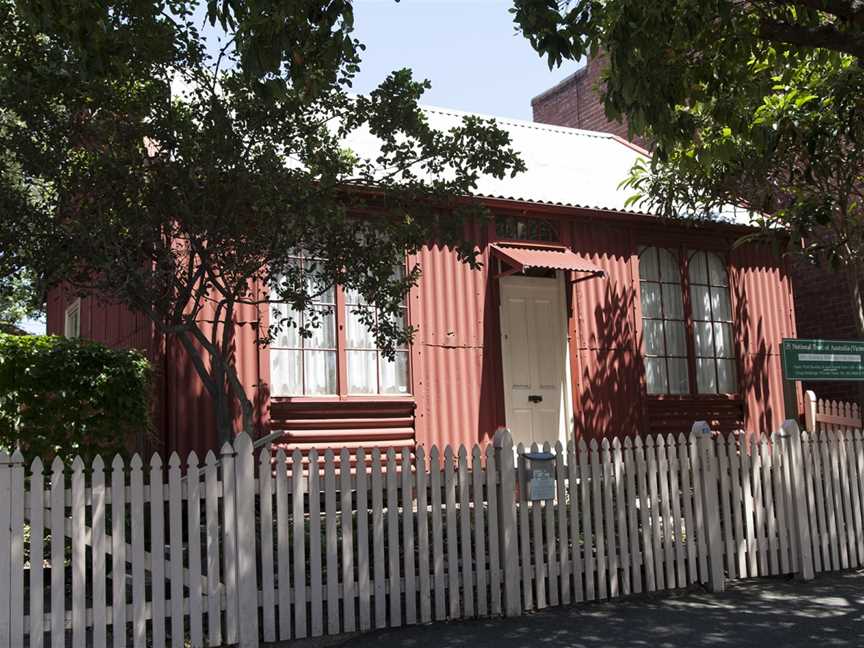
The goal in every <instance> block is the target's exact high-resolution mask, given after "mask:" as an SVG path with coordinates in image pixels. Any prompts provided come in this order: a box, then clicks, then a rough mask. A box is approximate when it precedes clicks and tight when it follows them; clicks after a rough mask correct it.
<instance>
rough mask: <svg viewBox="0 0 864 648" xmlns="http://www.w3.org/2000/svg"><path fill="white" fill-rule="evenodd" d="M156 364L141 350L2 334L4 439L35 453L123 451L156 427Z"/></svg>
mask: <svg viewBox="0 0 864 648" xmlns="http://www.w3.org/2000/svg"><path fill="white" fill-rule="evenodd" d="M150 400H151V371H150V365H149V363H148V362H147V359H146V358H145V357H144V356H143V355H142V354H141V353H139V352H137V351H126V350H116V349H109V348H108V347H106V346H104V345H101V344H97V343H95V342H88V341H83V340H69V339H66V338H60V337H53V336H35V335H21V336H16V335H4V334H0V446H2V447H3V448H4V449H6V450H7V451H8V450H9V449H10V448H14V447H16V446H19V447H20V448H21V451H22V452H23V453H24V455H25V457H27V459H28V460H30V459H32V458H34V457H36V456H39V457H42V459H43V461H45V462H48V461H51V460H52V459H53V458H54V457H55V456H60V457H61V458H63V459H70V458H72V457H74V456H75V455H77V454H80V455H81V456H82V458H84V460H85V461H89V460H90V459H91V458H92V457H93V456H94V455H95V454H99V453H102V454H104V455H110V454H113V453H114V452H121V453H122V452H124V450H125V449H126V447H127V440H129V439H134V438H135V437H136V436H138V435H139V434H141V433H145V434H147V433H149V432H150V430H151V422H150Z"/></svg>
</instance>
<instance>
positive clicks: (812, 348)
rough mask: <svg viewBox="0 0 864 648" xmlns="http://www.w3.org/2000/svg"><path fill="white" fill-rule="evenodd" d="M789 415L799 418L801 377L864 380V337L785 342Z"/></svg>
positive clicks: (787, 415)
mask: <svg viewBox="0 0 864 648" xmlns="http://www.w3.org/2000/svg"><path fill="white" fill-rule="evenodd" d="M780 359H781V363H782V366H783V395H784V401H785V405H786V418H787V419H789V418H793V419H797V418H798V405H797V390H796V389H795V381H798V380H843V381H849V382H852V381H864V340H796V339H791V338H787V339H784V340H783V342H782V344H781V358H780Z"/></svg>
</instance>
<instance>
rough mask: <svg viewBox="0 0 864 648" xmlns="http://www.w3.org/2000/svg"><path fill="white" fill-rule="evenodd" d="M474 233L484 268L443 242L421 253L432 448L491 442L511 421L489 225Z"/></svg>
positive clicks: (420, 352) (420, 348)
mask: <svg viewBox="0 0 864 648" xmlns="http://www.w3.org/2000/svg"><path fill="white" fill-rule="evenodd" d="M472 238H473V240H474V241H477V242H478V243H479V244H480V247H481V250H482V260H483V267H482V268H481V269H479V270H472V269H471V268H470V267H469V266H468V265H466V264H464V263H461V262H460V261H459V260H458V259H457V258H456V254H455V253H454V252H453V251H452V250H450V249H448V248H445V247H441V246H438V245H430V246H428V247H425V248H423V249H422V250H421V251H420V252H419V254H417V263H419V264H420V268H421V270H422V272H423V275H422V277H421V278H420V282H419V285H418V287H417V288H416V289H415V290H414V291H413V293H412V295H411V318H412V324H414V325H415V326H417V329H418V330H417V337H416V339H415V344H414V352H413V354H412V355H413V364H414V369H415V373H414V376H415V379H414V390H415V393H416V396H417V403H418V411H417V441H418V443H423V444H425V445H431V444H437V445H439V446H441V445H445V444H453V445H458V444H461V443H464V444H466V445H471V444H474V443H481V444H485V443H486V442H487V441H488V440H490V439H491V437H492V435H493V434H494V432H495V429H496V428H497V427H498V426H499V425H503V424H504V404H503V391H502V390H503V388H502V385H501V350H500V331H499V327H498V300H497V294H496V290H497V281H496V280H495V279H494V278H492V277H491V268H490V263H489V250H488V241H487V236H486V226H485V224H484V225H478V226H476V228H475V229H474V230H473V231H472Z"/></svg>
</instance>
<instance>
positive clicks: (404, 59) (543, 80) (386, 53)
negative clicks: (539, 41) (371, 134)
mask: <svg viewBox="0 0 864 648" xmlns="http://www.w3.org/2000/svg"><path fill="white" fill-rule="evenodd" d="M511 6H512V3H511V2H510V1H509V0H402V1H401V2H398V3H397V2H395V1H394V0H356V2H355V5H354V19H355V29H356V35H357V38H359V39H360V40H361V41H362V42H363V43H365V44H366V48H367V49H366V52H365V56H364V60H363V63H362V64H361V72H360V74H359V77H358V79H357V82H356V83H355V88H356V89H357V90H358V92H361V93H365V92H368V91H369V90H372V89H373V88H374V87H375V86H376V85H377V84H378V83H380V82H381V80H382V79H384V78H385V77H386V76H387V74H388V73H389V72H391V71H393V70H394V69H398V68H402V67H409V68H411V69H412V70H413V71H414V76H415V77H416V78H421V79H422V78H425V79H429V80H430V81H431V82H432V89H431V90H430V91H429V92H428V93H427V94H426V95H425V96H424V98H423V100H422V103H424V104H427V105H432V106H438V107H442V108H455V109H459V110H466V111H469V112H479V113H484V114H488V115H495V116H498V117H511V118H517V119H527V120H530V119H531V117H532V115H531V98H532V97H534V96H536V95H538V94H540V93H541V92H543V91H544V90H546V89H547V88H549V87H551V86H553V85H555V84H556V83H558V82H559V81H560V80H561V79H563V78H564V77H566V76H567V75H569V74H571V73H572V72H574V71H575V70H576V68H577V65H576V64H575V63H570V64H569V65H565V66H563V67H562V68H559V69H554V70H552V71H550V70H549V67H548V65H547V64H546V61H545V60H543V59H541V58H540V56H539V55H538V54H537V53H536V52H535V51H534V50H533V49H531V46H530V44H529V43H528V41H527V40H526V39H525V38H524V37H523V36H522V35H521V34H517V33H515V30H514V25H513V20H512V17H511V15H510V13H509V11H508V10H509V9H510V7H511Z"/></svg>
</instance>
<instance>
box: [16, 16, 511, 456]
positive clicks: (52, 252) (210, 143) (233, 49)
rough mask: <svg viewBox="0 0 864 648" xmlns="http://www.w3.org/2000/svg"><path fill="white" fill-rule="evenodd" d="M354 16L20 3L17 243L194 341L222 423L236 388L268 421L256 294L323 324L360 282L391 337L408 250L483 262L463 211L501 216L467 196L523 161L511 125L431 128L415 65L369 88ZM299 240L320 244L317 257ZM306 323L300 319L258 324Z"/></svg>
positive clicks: (51, 270) (380, 335)
mask: <svg viewBox="0 0 864 648" xmlns="http://www.w3.org/2000/svg"><path fill="white" fill-rule="evenodd" d="M202 16H206V23H205V24H204V25H203V26H202V27H203V28H202V29H199V27H198V26H197V25H198V23H200V22H202V20H201V18H202ZM352 27H353V13H352V5H351V2H349V1H347V0H301V1H299V2H291V3H284V2H279V1H277V0H254V1H253V0H248V1H243V0H225V1H224V2H216V1H215V0H210V1H208V2H206V3H204V2H202V1H201V0H188V1H187V0H164V1H159V0H154V2H114V3H104V2H99V1H97V0H74V1H73V0H69V1H64V2H63V3H56V2H54V1H53V0H30V1H24V0H21V1H18V2H13V1H12V0H0V160H4V161H5V169H6V170H7V171H8V170H9V169H13V170H18V171H19V172H20V176H21V177H22V178H25V179H26V182H23V183H17V184H16V183H8V182H7V186H6V187H3V188H2V189H0V191H3V192H5V193H6V194H7V195H10V196H13V197H14V199H15V201H16V204H17V207H16V209H15V210H14V211H12V212H10V211H6V213H5V214H4V218H3V226H0V241H2V242H3V245H4V248H3V249H4V250H5V249H7V247H6V246H7V245H9V248H8V249H10V250H15V252H14V253H13V254H10V256H14V257H15V259H16V262H17V263H18V264H19V265H21V266H22V267H26V268H29V269H31V271H33V272H34V273H36V274H37V275H38V277H39V278H40V281H42V282H44V284H45V285H52V284H56V283H57V282H60V281H62V282H66V283H67V284H68V285H69V286H70V287H71V289H72V290H76V291H80V292H82V293H86V294H95V295H98V296H99V297H100V298H101V299H105V300H109V301H115V302H120V303H122V304H125V305H127V306H128V307H130V308H131V309H133V310H135V311H138V312H141V313H144V314H146V315H147V317H149V319H150V320H151V321H152V322H153V324H154V326H155V327H156V329H157V330H158V331H160V332H162V333H164V334H166V335H169V336H173V337H174V338H176V339H177V340H178V341H179V343H180V344H181V345H182V347H183V348H184V349H185V351H186V352H187V353H188V355H189V358H190V359H191V361H192V363H193V365H194V367H195V369H196V371H197V373H198V375H199V376H200V378H201V380H202V382H203V384H204V386H205V388H206V390H207V392H208V393H209V395H210V397H211V398H212V400H213V402H214V407H215V413H216V421H217V426H218V430H219V433H220V437H221V439H223V440H224V439H227V438H229V437H230V435H231V434H233V432H234V429H233V427H234V423H233V421H234V416H233V409H232V408H233V407H234V403H239V407H240V411H241V413H242V420H243V428H244V429H245V430H247V431H251V428H252V424H253V420H252V417H253V409H252V404H251V402H250V401H249V399H248V397H247V396H246V393H245V391H244V388H243V385H242V384H241V383H240V380H239V378H238V375H237V372H236V370H235V366H234V358H233V352H232V345H233V342H234V340H235V337H236V335H237V331H238V327H239V326H245V325H247V323H246V322H243V321H240V319H241V318H240V315H238V313H239V312H240V311H241V310H243V311H244V312H248V309H253V310H256V311H258V312H259V313H260V311H261V309H265V308H268V307H269V306H270V304H271V303H273V302H274V301H278V302H287V303H289V304H291V305H292V306H293V308H294V309H296V310H298V311H301V312H305V313H306V314H307V316H308V317H307V318H306V321H307V324H305V325H304V326H303V327H301V334H303V335H306V336H308V335H311V330H310V329H311V328H314V327H315V326H316V325H317V322H318V321H320V317H321V313H320V312H319V311H316V310H315V309H314V308H313V306H312V301H313V299H314V298H315V297H316V295H318V294H320V293H321V292H323V291H324V290H326V289H327V288H328V287H329V286H331V285H333V284H334V283H339V284H342V285H344V286H346V287H348V288H353V289H355V290H358V291H359V292H360V293H361V294H362V295H363V297H364V298H365V299H366V301H367V303H369V304H372V305H374V306H376V307H377V309H378V311H379V313H380V316H379V317H378V318H375V317H374V315H373V314H372V313H371V311H363V312H362V313H360V314H361V316H365V317H366V323H367V325H368V326H369V327H370V328H371V329H372V331H373V333H374V334H375V336H376V337H377V339H378V343H379V344H380V345H381V346H382V348H383V350H384V352H385V353H392V352H393V349H394V348H395V346H396V344H397V343H400V342H404V341H406V340H407V339H410V337H411V334H412V332H413V331H412V330H411V329H410V328H407V329H406V328H404V327H402V326H401V325H400V323H399V318H398V314H399V312H400V310H399V304H400V302H401V300H402V298H403V297H404V295H405V293H406V291H407V290H408V289H409V287H410V286H411V285H413V284H414V283H416V281H417V279H418V277H419V268H416V267H415V268H412V269H410V270H409V271H408V272H407V273H405V274H404V275H399V274H394V273H393V267H394V265H398V264H400V263H402V262H403V261H404V258H405V254H406V252H407V253H410V252H413V251H415V250H417V249H418V248H419V246H421V245H422V244H423V243H425V242H427V241H428V240H430V239H432V238H436V239H438V240H440V241H442V242H443V243H445V244H450V245H453V246H455V247H457V248H458V250H459V253H460V258H462V260H463V261H465V262H466V263H470V264H473V265H476V264H477V260H476V250H475V249H474V246H473V244H472V243H471V242H470V241H466V240H464V234H463V233H464V231H465V228H464V226H463V223H464V220H465V218H468V217H471V216H475V215H476V216H483V215H484V213H483V212H482V210H480V209H479V208H478V207H476V206H475V205H474V204H472V203H471V202H470V201H467V200H465V199H464V197H465V196H468V195H470V194H471V192H472V190H473V189H474V187H475V185H476V180H477V178H478V177H479V175H480V174H483V173H490V174H494V175H496V176H499V177H501V176H503V175H505V174H508V173H515V172H517V171H518V170H519V169H521V168H522V166H523V165H522V163H521V161H520V160H519V158H518V156H517V154H516V153H515V152H514V151H513V150H512V149H511V148H510V146H509V138H508V136H507V134H506V133H505V132H504V131H502V130H500V129H499V128H497V126H496V125H495V124H494V123H493V122H489V121H483V120H480V119H475V118H471V117H467V118H465V119H464V120H463V122H462V124H461V125H460V126H459V127H457V128H453V129H452V130H450V131H449V132H439V131H436V130H434V129H432V128H430V126H429V125H428V123H427V121H426V119H425V117H424V115H423V112H422V111H421V110H420V109H419V108H418V100H419V99H420V97H421V96H422V94H423V92H424V91H425V90H426V89H427V88H428V87H429V84H428V82H425V81H424V82H417V81H415V80H414V79H413V78H412V76H411V73H410V71H409V70H398V71H395V72H393V73H392V74H391V75H390V76H388V77H387V78H386V79H385V80H384V81H383V82H382V83H381V85H380V86H379V87H378V88H377V89H375V90H374V91H373V92H371V93H370V94H369V95H368V96H354V95H352V94H351V93H350V88H351V82H352V78H353V77H354V76H355V74H356V72H357V70H358V66H359V63H360V53H361V52H362V45H361V44H360V43H359V42H358V41H357V40H356V39H354V38H353V37H352V35H351V33H352ZM217 40H218V42H217ZM358 129H366V130H367V131H368V132H369V133H370V134H371V135H373V136H375V137H377V138H378V139H379V140H380V142H381V146H380V152H379V154H378V155H377V156H375V157H374V158H371V159H366V158H363V157H360V156H358V155H357V154H356V153H355V152H353V151H350V150H348V149H346V148H345V146H344V144H343V142H344V140H345V138H346V136H347V135H348V134H349V133H351V132H353V131H356V130H358ZM8 175H9V173H6V175H5V176H4V175H3V174H0V177H6V176H8ZM25 225H26V227H25ZM22 232H24V233H25V234H27V235H26V236H25V237H24V239H23V240H22V239H21V237H22V234H21V233H22ZM13 241H17V245H16V246H15V247H12V246H11V243H12V242H13ZM298 250H303V251H304V253H305V255H306V256H307V257H308V258H312V259H315V261H314V262H312V263H309V264H306V265H305V266H304V267H302V268H301V267H298V266H297V265H296V263H295V262H294V257H295V256H296V255H297V251H298ZM252 319H253V320H255V321H257V318H252ZM254 324H255V322H254V321H253V322H252V323H251V324H250V325H252V326H254ZM285 326H299V324H298V322H297V321H296V320H295V319H293V318H291V317H285V318H276V319H275V320H274V321H273V322H272V326H271V329H270V330H268V331H263V330H258V331H257V338H258V340H259V341H260V342H261V343H267V341H268V340H269V339H270V337H271V336H272V335H274V334H275V333H276V331H277V330H278V329H279V328H281V327H285Z"/></svg>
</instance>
